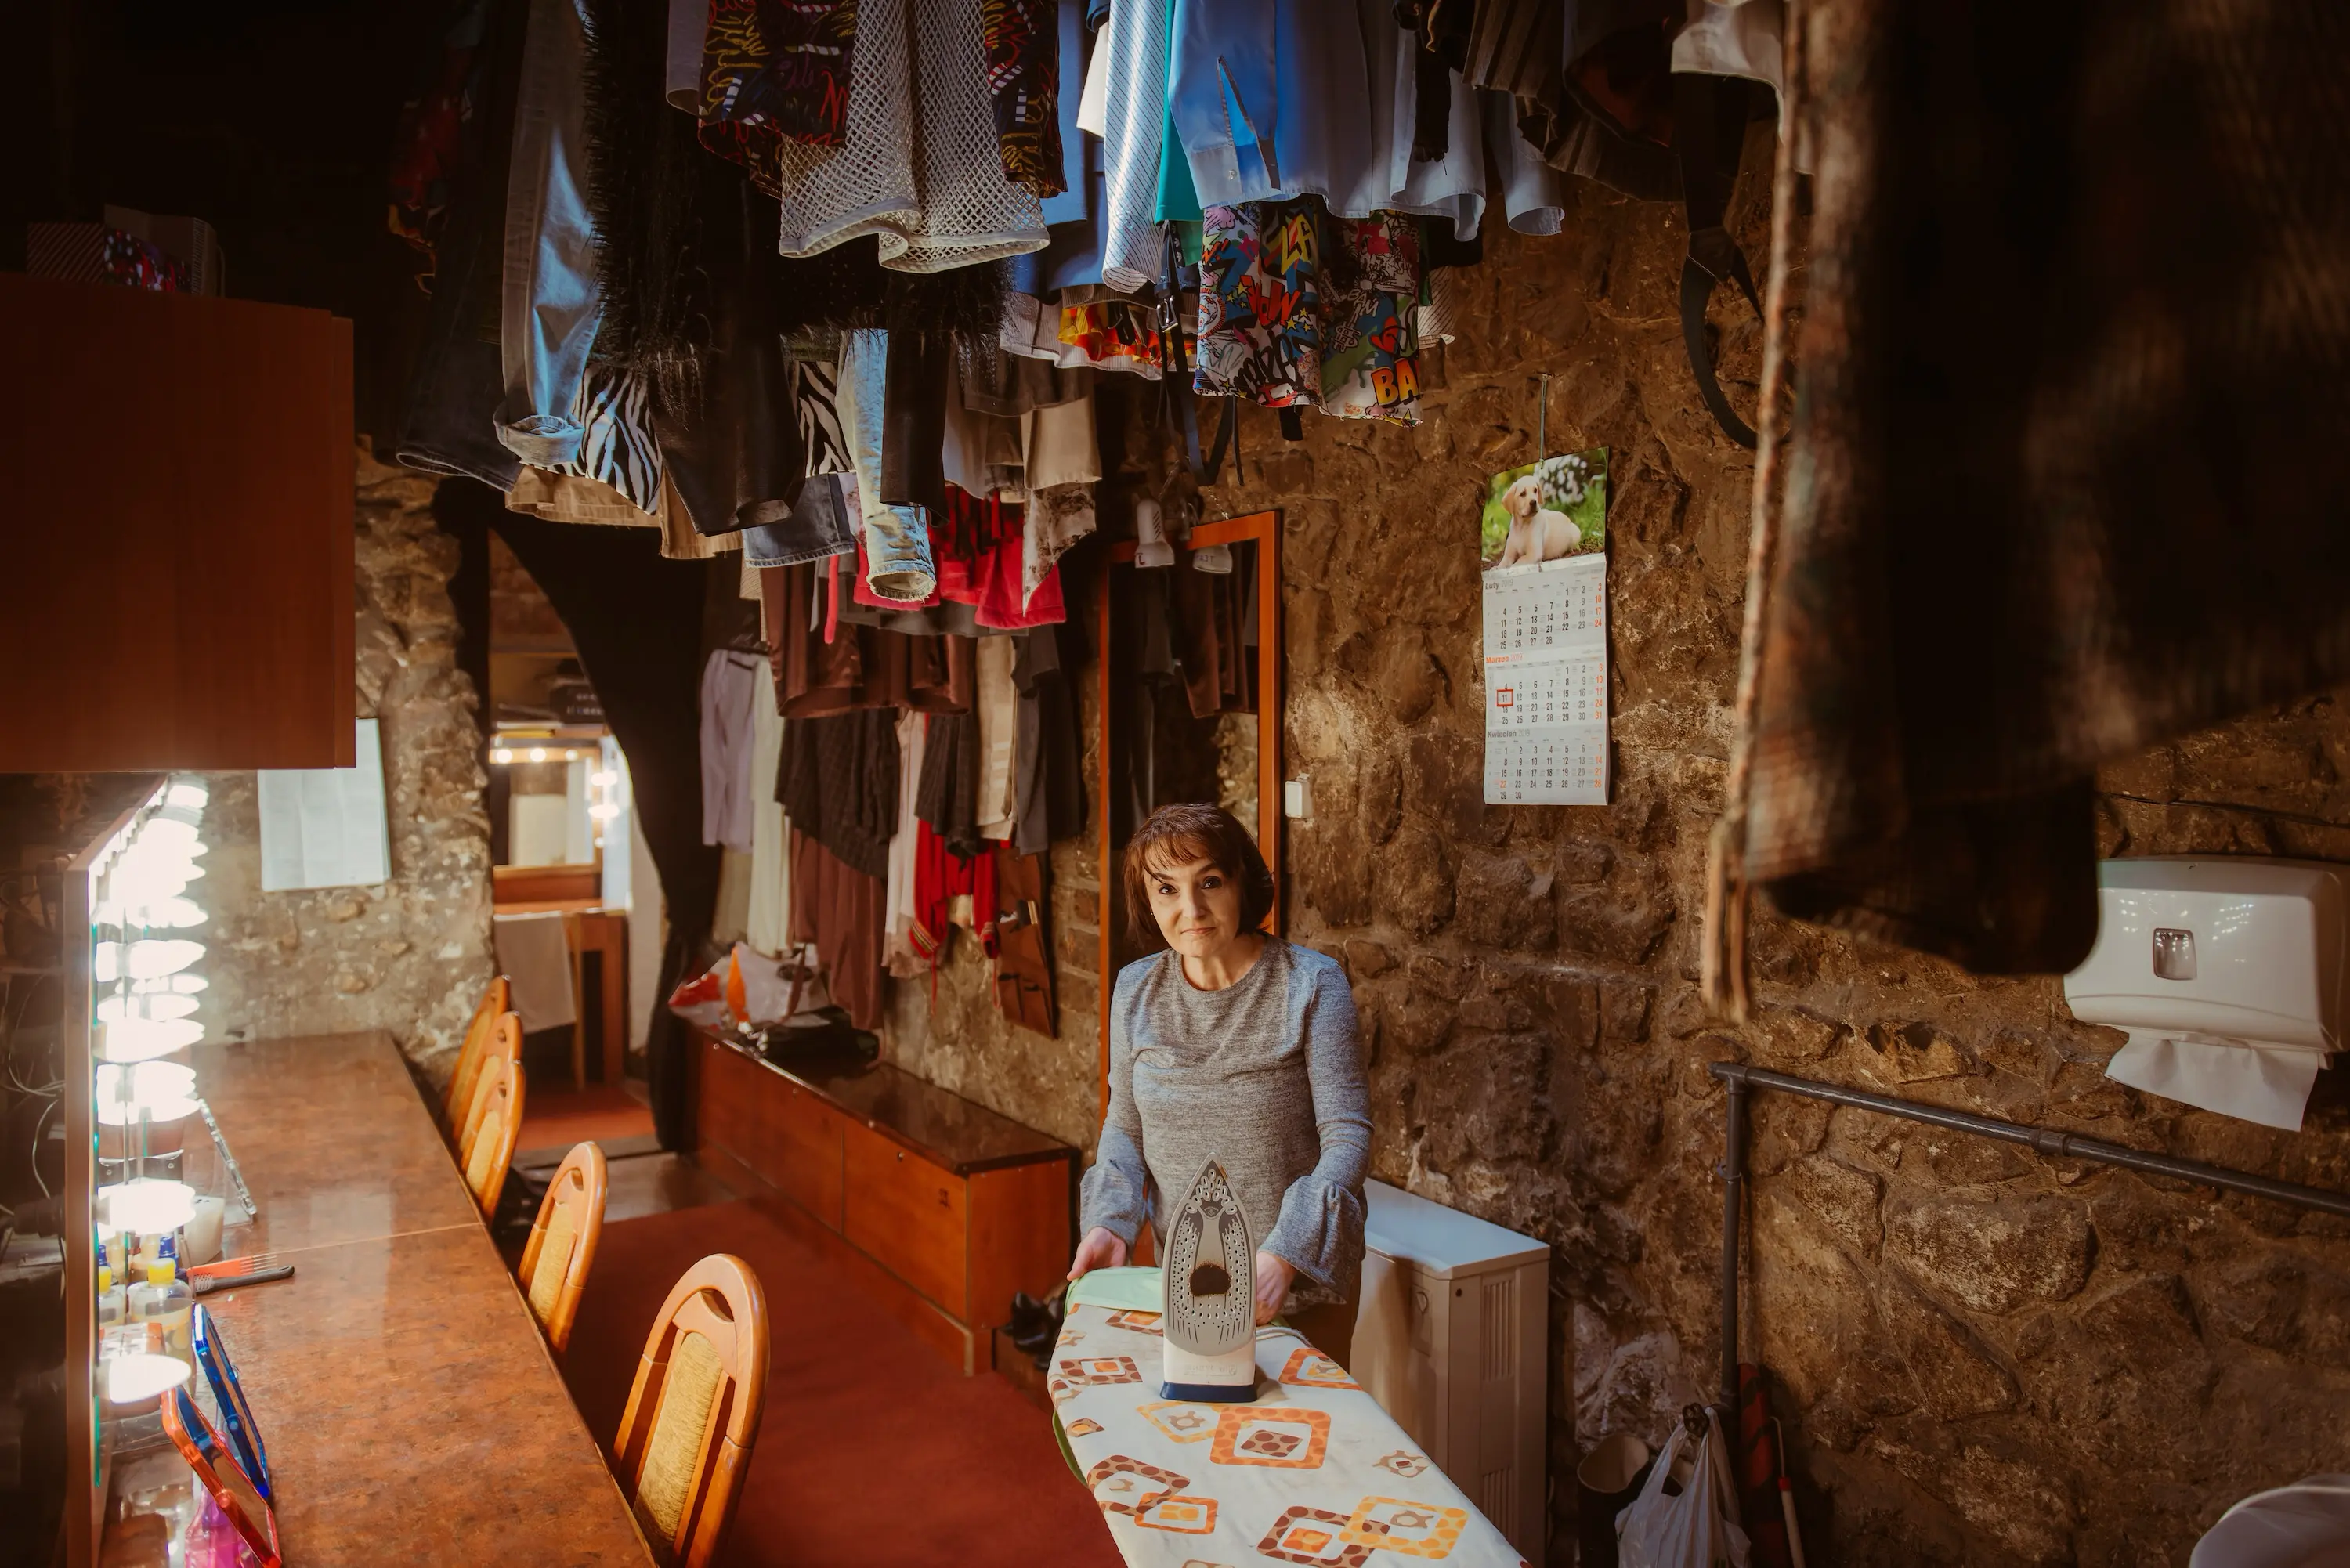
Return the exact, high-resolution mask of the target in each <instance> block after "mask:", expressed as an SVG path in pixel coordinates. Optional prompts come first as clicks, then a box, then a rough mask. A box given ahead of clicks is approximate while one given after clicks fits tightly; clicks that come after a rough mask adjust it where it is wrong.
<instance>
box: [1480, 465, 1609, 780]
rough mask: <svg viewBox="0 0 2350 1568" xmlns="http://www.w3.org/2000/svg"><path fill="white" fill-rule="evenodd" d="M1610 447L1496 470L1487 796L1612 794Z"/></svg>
mask: <svg viewBox="0 0 2350 1568" xmlns="http://www.w3.org/2000/svg"><path fill="white" fill-rule="evenodd" d="M1480 543H1481V545H1482V556H1483V563H1484V573H1483V580H1484V601H1485V622H1484V628H1485V799H1486V801H1487V802H1488V803H1489V804H1491V805H1607V448H1605V447H1595V448H1593V449H1591V450H1590V451H1587V452H1567V453H1565V454H1563V455H1561V456H1558V457H1549V458H1544V459H1543V460H1542V461H1541V462H1534V463H1528V464H1527V465H1526V466H1524V467H1523V468H1514V469H1511V470H1510V471H1508V472H1504V473H1497V474H1495V475H1493V477H1492V481H1491V482H1490V483H1489V484H1488V486H1487V490H1486V497H1485V508H1484V516H1483V519H1482V535H1481V541H1480Z"/></svg>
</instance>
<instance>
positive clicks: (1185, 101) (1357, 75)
mask: <svg viewBox="0 0 2350 1568" xmlns="http://www.w3.org/2000/svg"><path fill="white" fill-rule="evenodd" d="M1388 25H1389V26H1393V19H1392V17H1390V18H1389V21H1388ZM1166 90H1167V99H1168V109H1169V112H1170V116H1171V117H1172V119H1173V123H1174V125H1175V128H1176V130H1177V133H1178V134H1179V135H1180V137H1181V139H1182V140H1181V142H1180V154H1181V155H1182V156H1183V157H1184V158H1186V159H1187V160H1188V161H1189V162H1190V164H1191V184H1192V188H1193V189H1194V190H1195V191H1196V192H1198V200H1199V202H1200V203H1201V209H1202V212H1203V214H1204V211H1205V209H1206V208H1208V207H1211V206H1222V207H1229V206H1236V205H1238V204H1239V203H1241V202H1285V201H1291V200H1295V198H1297V197H1300V196H1305V195H1315V196H1320V197H1323V198H1325V199H1328V198H1330V197H1332V196H1334V195H1335V196H1336V197H1338V198H1340V199H1341V200H1343V199H1344V198H1345V197H1346V196H1347V193H1348V192H1352V191H1354V190H1356V189H1357V188H1358V187H1359V185H1360V184H1361V182H1362V178H1363V170H1364V169H1365V167H1366V166H1367V164H1368V162H1369V161H1370V159H1371V155H1372V151H1373V150H1372V148H1371V145H1370V140H1369V139H1368V138H1367V137H1365V136H1364V135H1363V134H1362V116H1363V106H1364V104H1365V102H1366V101H1367V99H1369V97H1370V81H1369V76H1368V72H1367V67H1366V65H1365V62H1364V58H1363V44H1362V32H1361V16H1360V11H1359V8H1358V6H1357V3H1356V0H1175V11H1174V26H1173V37H1172V41H1171V43H1170V46H1169V54H1168V61H1167V89H1166ZM1174 151H1177V150H1174V149H1170V156H1171V155H1173V152H1174ZM1381 151H1384V150H1381Z"/></svg>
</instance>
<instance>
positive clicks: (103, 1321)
mask: <svg viewBox="0 0 2350 1568" xmlns="http://www.w3.org/2000/svg"><path fill="white" fill-rule="evenodd" d="M129 1294H130V1293H129V1292H128V1291H127V1290H125V1289H124V1288H123V1287H122V1286H120V1285H118V1284H116V1283H115V1282H114V1269H113V1266H112V1265H111V1264H108V1263H100V1264H99V1266H98V1331H99V1333H100V1334H104V1333H105V1332H106V1331H107V1330H108V1329H109V1328H120V1327H121V1326H122V1322H123V1319H124V1317H125V1316H126V1315H127V1314H129V1312H130V1302H129V1301H128V1299H127V1298H128V1296H129Z"/></svg>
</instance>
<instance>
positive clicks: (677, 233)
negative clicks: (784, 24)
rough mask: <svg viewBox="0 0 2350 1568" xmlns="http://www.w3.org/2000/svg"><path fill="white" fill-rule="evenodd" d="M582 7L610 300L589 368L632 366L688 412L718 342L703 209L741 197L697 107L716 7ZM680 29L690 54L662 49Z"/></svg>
mask: <svg viewBox="0 0 2350 1568" xmlns="http://www.w3.org/2000/svg"><path fill="white" fill-rule="evenodd" d="M581 9H582V11H583V13H584V15H585V16H586V17H587V38H586V50H585V56H584V59H583V61H582V66H581V69H582V71H583V73H584V75H585V78H586V81H587V93H586V99H587V101H586V108H585V113H584V115H583V119H582V125H583V129H584V130H585V134H586V142H585V149H586V155H587V171H588V173H589V178H588V179H587V182H586V185H585V188H584V190H585V194H586V197H587V211H588V215H589V217H590V219H591V221H592V223H593V226H594V231H595V236H596V240H595V259H596V293H597V297H598V300H599V301H600V302H601V304H602V306H603V316H602V318H601V320H600V321H599V322H598V325H597V329H596V346H595V352H594V358H593V361H592V362H591V370H592V365H595V364H601V365H608V366H610V367H611V368H612V369H616V370H619V371H623V372H625V373H627V374H629V375H630V376H633V377H636V378H638V379H641V380H642V381H643V383H644V385H645V386H646V388H647V389H648V390H649V392H650V395H651V397H652V400H653V401H654V402H655V403H656V404H657V405H658V406H659V407H660V409H661V410H663V411H664V412H666V413H669V414H672V415H678V416H690V415H691V412H692V410H693V409H694V407H695V405H696V401H697V400H698V397H699V393H698V391H697V383H698V381H699V380H700V378H701V374H702V354H703V353H704V351H706V350H707V349H708V348H709V347H710V343H709V338H708V335H707V333H706V332H705V331H704V330H703V327H704V324H705V322H706V320H707V317H708V316H709V311H710V297H709V294H708V290H707V288H706V286H705V285H706V281H707V268H708V265H709V264H710V262H711V261H712V259H713V258H712V256H711V255H710V254H709V253H708V252H707V251H705V249H704V248H703V246H704V243H705V236H706V232H707V230H708V228H709V225H708V223H707V220H708V218H709V216H710V213H711V209H712V208H720V207H725V206H730V205H732V204H733V202H734V201H735V194H734V190H733V186H734V184H735V183H736V182H735V181H734V180H733V179H732V178H731V174H732V171H730V170H728V169H726V168H725V167H724V166H723V164H721V163H719V162H718V161H716V160H715V159H713V158H712V157H711V156H710V155H709V154H708V153H706V152H704V151H702V144H701V142H700V141H699V140H697V139H696V137H695V135H694V124H693V120H692V119H691V109H692V106H693V102H694V100H695V99H696V98H698V96H699V86H698V76H699V72H700V69H701V58H702V25H703V24H704V23H705V22H707V20H708V19H709V14H710V8H709V5H708V4H707V0H703V3H702V5H700V6H699V7H698V9H695V8H689V12H688V16H687V17H686V18H684V20H683V23H682V28H681V18H680V17H679V16H678V15H677V10H678V5H677V3H676V0H582V4H581ZM681 30H682V31H683V32H684V34H685V47H686V48H687V49H688V50H690V57H689V58H687V59H685V60H683V61H681V62H672V61H671V60H669V59H665V58H664V54H665V51H667V50H669V49H671V48H672V47H675V45H676V44H677V42H678V41H679V37H678V36H679V34H680V32H681ZM675 64H681V65H682V67H683V70H684V75H685V81H684V83H683V84H682V85H683V87H684V89H685V103H686V108H687V109H688V113H687V114H685V115H679V114H675V113H672V112H671V109H670V107H669V105H668V103H667V102H665V101H664V98H663V94H664V91H665V89H666V88H667V86H668V85H669V84H668V82H667V80H666V78H667V77H668V74H669V69H670V68H671V67H672V66H673V65H675ZM719 232H721V233H723V225H721V227H720V231H719Z"/></svg>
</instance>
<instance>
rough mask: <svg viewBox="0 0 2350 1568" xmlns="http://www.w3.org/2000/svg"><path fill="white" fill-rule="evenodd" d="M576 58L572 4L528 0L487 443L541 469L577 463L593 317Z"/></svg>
mask: <svg viewBox="0 0 2350 1568" xmlns="http://www.w3.org/2000/svg"><path fill="white" fill-rule="evenodd" d="M586 52H587V23H586V20H585V18H584V17H583V16H581V14H580V8H579V0H531V6H530V28H529V34H528V36H527V38H526V39H525V43H524V46H523V63H522V88H521V96H520V98H519V99H518V100H517V103H516V108H515V122H514V124H515V130H514V150H513V158H512V161H511V162H510V164H509V165H508V171H507V176H506V218H505V253H504V254H505V279H504V287H503V295H502V304H501V306H500V311H499V320H498V352H499V362H500V367H501V369H502V370H503V372H504V378H505V397H504V401H502V402H501V403H500V404H499V405H498V439H499V440H500V441H503V442H504V443H505V446H506V450H507V451H509V452H513V453H514V454H515V456H516V457H518V458H520V459H521V460H522V461H523V462H530V463H537V464H540V465H542V466H545V465H547V464H551V463H558V462H577V460H578V457H579V441H580V437H581V434H582V431H581V429H580V426H579V422H578V420H577V418H576V417H575V413H574V405H575V404H576V403H577V400H578V397H579V383H580V379H581V378H582V377H583V376H584V375H586V373H587V351H588V349H589V348H591V347H592V346H593V345H594V343H595V341H596V326H597V322H598V318H599V317H601V315H602V310H603V307H602V301H601V297H600V296H599V295H598V291H597V285H596V233H595V221H594V219H593V218H592V216H591V215H590V214H589V213H588V210H587V189H586V187H587V146H586V142H587V128H586V114H587V86H586V80H585V72H584V70H583V69H582V66H583V64H584V61H585V58H586Z"/></svg>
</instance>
